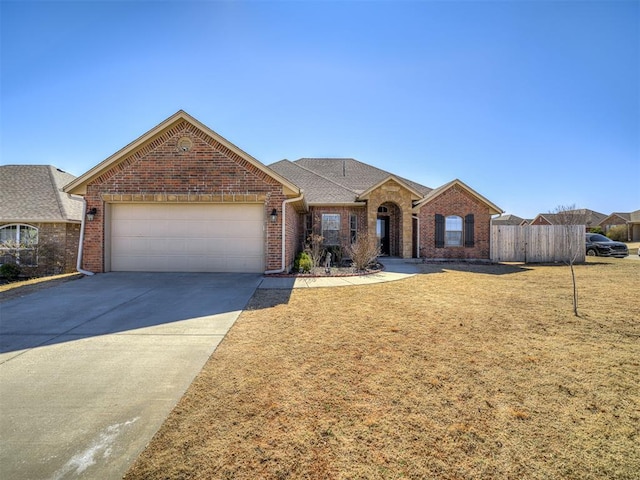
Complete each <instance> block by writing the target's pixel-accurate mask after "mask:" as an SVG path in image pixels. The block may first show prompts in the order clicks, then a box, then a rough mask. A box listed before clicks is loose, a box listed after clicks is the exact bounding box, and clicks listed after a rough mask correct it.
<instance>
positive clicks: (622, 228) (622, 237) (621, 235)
mask: <svg viewBox="0 0 640 480" xmlns="http://www.w3.org/2000/svg"><path fill="white" fill-rule="evenodd" d="M627 234H628V233H627V226H626V225H616V226H614V227H611V228H610V229H609V231H608V232H607V237H609V238H610V239H611V240H615V241H616V242H626V241H627Z"/></svg>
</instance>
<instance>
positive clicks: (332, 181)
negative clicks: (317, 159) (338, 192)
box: [291, 158, 358, 195]
mask: <svg viewBox="0 0 640 480" xmlns="http://www.w3.org/2000/svg"><path fill="white" fill-rule="evenodd" d="M299 160H302V158H300V159H299ZM308 160H312V158H308ZM325 160H332V159H329V158H327V159H325ZM336 160H341V159H339V158H338V159H336ZM345 160H346V159H345ZM350 160H353V159H350ZM356 162H357V160H356ZM291 163H292V164H294V165H295V166H296V167H298V168H301V169H303V170H305V171H307V172H309V173H312V174H313V175H315V176H316V177H320V178H322V179H323V180H326V181H327V182H330V183H333V184H334V185H337V186H338V187H340V188H344V189H345V190H349V191H350V192H352V193H354V194H356V195H358V192H357V191H355V190H353V189H352V188H349V187H345V186H344V185H342V184H341V183H338V182H336V181H334V180H331V179H330V178H327V177H325V176H324V175H320V174H319V173H318V172H314V171H313V170H311V169H309V168H307V167H304V166H302V165H298V164H297V163H296V162H291Z"/></svg>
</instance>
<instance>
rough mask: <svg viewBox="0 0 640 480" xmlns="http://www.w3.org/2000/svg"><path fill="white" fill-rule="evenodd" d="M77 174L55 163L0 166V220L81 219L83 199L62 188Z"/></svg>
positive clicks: (54, 220) (60, 220)
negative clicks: (70, 172)
mask: <svg viewBox="0 0 640 480" xmlns="http://www.w3.org/2000/svg"><path fill="white" fill-rule="evenodd" d="M74 178H75V177H74V176H73V175H71V174H69V173H66V172H63V171H62V170H59V169H57V168H56V167H54V166H52V165H2V166H0V221H2V222H79V221H80V220H81V219H82V201H81V200H80V199H79V198H78V197H74V196H71V195H69V194H67V193H63V192H62V187H64V186H65V185H66V184H68V183H69V182H71V181H72V180H73V179H74Z"/></svg>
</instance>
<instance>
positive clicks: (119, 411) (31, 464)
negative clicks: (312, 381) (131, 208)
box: [0, 273, 262, 480]
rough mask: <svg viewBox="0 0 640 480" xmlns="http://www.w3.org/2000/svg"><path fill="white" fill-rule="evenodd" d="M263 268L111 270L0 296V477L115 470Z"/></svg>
mask: <svg viewBox="0 0 640 480" xmlns="http://www.w3.org/2000/svg"><path fill="white" fill-rule="evenodd" d="M261 280H262V277H261V276H260V275H258V274H181V273H171V274H167V273H161V274H150V273H135V274H134V273H106V274H100V275H95V276H93V277H84V278H81V279H78V280H73V281H70V282H67V283H64V284H62V285H59V286H56V287H52V288H49V289H46V290H42V291H39V292H36V293H33V294H31V295H28V296H25V297H23V298H19V299H14V300H10V301H7V302H4V303H0V478H2V479H5V480H8V479H20V480H22V479H32V480H36V479H69V478H92V479H95V478H100V479H105V480H107V479H116V478H121V477H122V475H123V474H124V472H126V470H127V469H128V467H129V465H130V464H131V463H132V462H133V461H134V460H135V459H136V457H137V456H138V454H139V453H140V452H141V451H142V449H143V448H144V447H145V445H146V444H147V443H148V442H149V440H150V439H151V437H152V436H153V435H154V433H155V432H156V431H157V430H158V428H159V427H160V425H161V424H162V422H163V421H164V419H165V418H166V417H167V415H168V414H169V412H170V411H171V409H172V408H173V407H174V405H175V404H176V402H177V401H178V400H179V399H180V397H181V396H182V395H183V393H184V392H185V390H186V388H187V387H188V386H189V384H190V383H191V382H192V380H193V378H194V377H195V375H196V374H197V373H198V372H199V371H200V370H201V369H202V367H203V365H204V363H205V362H206V361H207V359H208V358H209V356H210V355H211V353H212V352H213V351H214V350H215V348H216V346H217V345H218V343H219V342H220V341H221V340H222V338H223V337H224V335H225V334H226V333H227V331H228V329H229V328H230V327H231V326H232V325H233V323H234V322H235V320H236V318H237V317H238V315H239V314H240V312H241V310H242V309H243V308H244V307H245V305H246V304H247V301H248V300H249V299H250V298H251V296H252V295H253V293H254V291H255V289H256V287H257V286H258V285H259V284H260V282H261Z"/></svg>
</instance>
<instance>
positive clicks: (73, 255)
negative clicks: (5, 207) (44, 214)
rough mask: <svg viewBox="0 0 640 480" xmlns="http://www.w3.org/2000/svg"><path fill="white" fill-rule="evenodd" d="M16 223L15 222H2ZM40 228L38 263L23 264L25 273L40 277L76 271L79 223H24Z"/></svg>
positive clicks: (0, 225) (2, 224) (0, 224)
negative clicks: (33, 264) (32, 264)
mask: <svg viewBox="0 0 640 480" xmlns="http://www.w3.org/2000/svg"><path fill="white" fill-rule="evenodd" d="M4 225H14V224H13V223H0V227H2V226H4ZM21 225H29V226H31V227H35V228H37V229H38V245H37V253H38V264H37V265H36V266H33V267H30V266H22V273H23V275H26V276H30V277H39V276H46V275H57V274H60V273H73V272H75V271H76V260H77V258H78V241H79V239H80V224H79V223H22V224H21Z"/></svg>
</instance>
